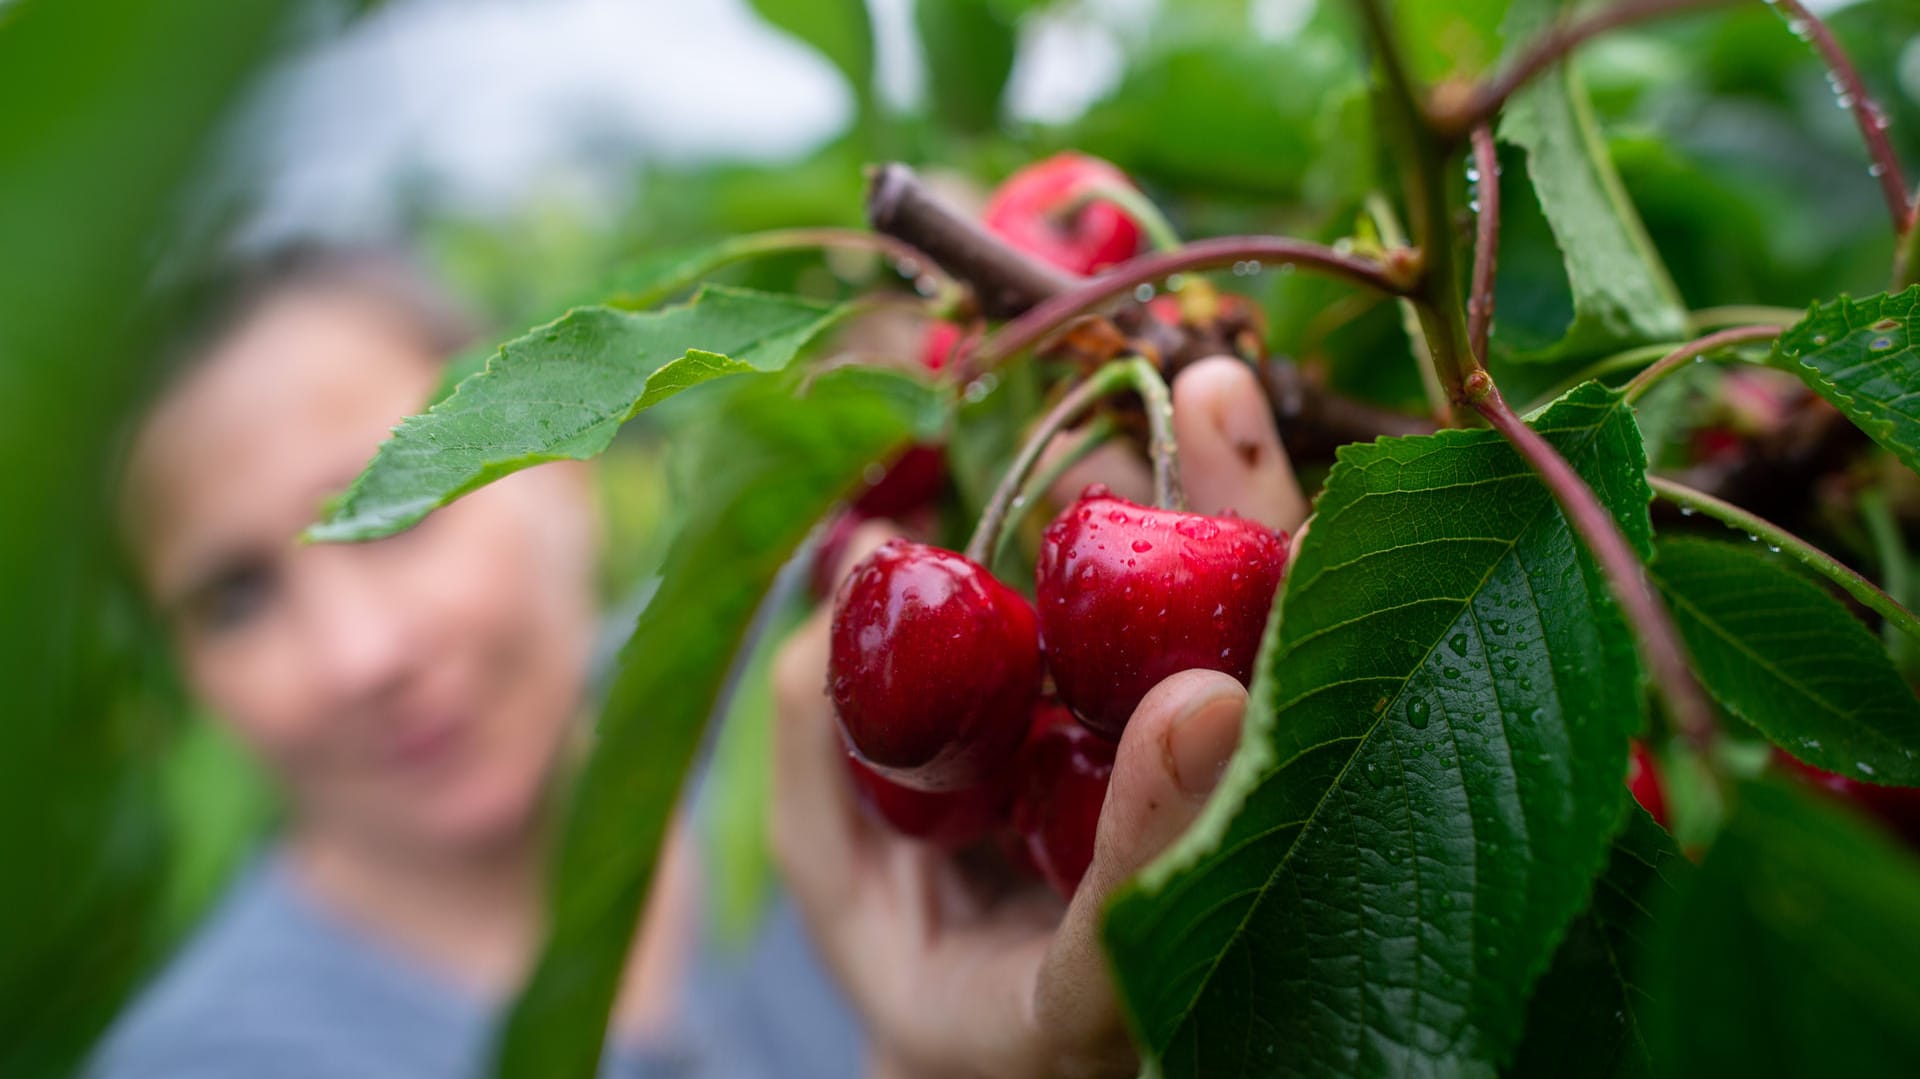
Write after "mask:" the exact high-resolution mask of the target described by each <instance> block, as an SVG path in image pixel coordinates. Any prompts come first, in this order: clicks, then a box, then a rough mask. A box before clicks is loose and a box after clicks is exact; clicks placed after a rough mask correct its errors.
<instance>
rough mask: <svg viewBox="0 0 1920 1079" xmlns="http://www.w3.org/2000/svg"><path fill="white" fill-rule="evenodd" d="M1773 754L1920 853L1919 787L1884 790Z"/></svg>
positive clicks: (1778, 753) (1874, 785)
mask: <svg viewBox="0 0 1920 1079" xmlns="http://www.w3.org/2000/svg"><path fill="white" fill-rule="evenodd" d="M1773 755H1774V757H1775V758H1776V759H1777V760H1779V761H1782V762H1784V763H1785V764H1786V766H1787V767H1788V768H1790V769H1792V770H1793V771H1794V772H1796V773H1798V774H1799V775H1800V777H1801V778H1802V779H1805V780H1806V781H1807V782H1809V783H1811V784H1813V785H1814V786H1816V787H1819V788H1820V789H1821V790H1824V791H1827V792H1828V793H1830V794H1832V795H1833V796H1834V797H1835V798H1838V799H1839V800H1841V801H1843V802H1848V803H1851V804H1852V805H1853V806H1855V807H1856V808H1858V809H1861V810H1863V811H1865V812H1866V813H1867V814H1869V815H1870V816H1873V817H1875V818H1877V819H1878V820H1879V821H1880V823H1882V824H1884V825H1886V826H1887V827H1888V828H1891V829H1893V831H1894V832H1895V833H1896V834H1898V835H1899V836H1900V838H1902V839H1904V840H1906V842H1907V845H1908V846H1910V847H1912V848H1914V849H1915V850H1920V787H1883V786H1879V785H1878V784H1874V783H1862V782H1860V781H1859V780H1857V779H1849V778H1847V777H1846V776H1843V775H1840V774H1839V773H1837V772H1829V771H1827V770H1826V769H1824V768H1815V767H1814V766H1813V765H1811V764H1808V763H1806V762H1804V761H1800V760H1795V759H1794V758H1793V757H1792V756H1790V755H1788V754H1787V753H1785V752H1783V751H1782V750H1779V749H1775V750H1774V751H1773Z"/></svg>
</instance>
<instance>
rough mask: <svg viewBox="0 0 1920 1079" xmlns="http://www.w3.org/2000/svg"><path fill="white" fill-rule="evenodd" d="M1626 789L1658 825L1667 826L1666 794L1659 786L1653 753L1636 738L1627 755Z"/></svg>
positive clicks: (1658, 772)
mask: <svg viewBox="0 0 1920 1079" xmlns="http://www.w3.org/2000/svg"><path fill="white" fill-rule="evenodd" d="M1627 789H1628V790H1630V791H1632V792H1633V800H1634V801H1636V802H1639V803H1640V808H1641V809H1644V810H1646V811H1647V812H1648V813H1649V814H1651V815H1652V816H1653V819H1654V821H1655V822H1657V823H1658V824H1659V825H1660V827H1662V828H1665V827H1666V826H1667V796H1666V793H1665V792H1664V791H1663V790H1661V787H1660V770H1659V769H1658V768H1656V767H1654V764H1653V754H1652V753H1650V752H1648V750H1647V744H1646V743H1645V742H1642V741H1641V740H1639V739H1638V738H1635V739H1634V740H1633V742H1632V748H1631V751H1630V752H1629V753H1628V755H1627Z"/></svg>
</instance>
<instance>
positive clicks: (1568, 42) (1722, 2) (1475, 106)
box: [1428, 0, 1733, 142]
mask: <svg viewBox="0 0 1920 1079" xmlns="http://www.w3.org/2000/svg"><path fill="white" fill-rule="evenodd" d="M1732 2H1733V0H1622V2H1621V3H1617V4H1614V5H1612V6H1611V7H1606V8H1602V9H1601V10H1599V11H1595V12H1593V13H1591V14H1588V15H1582V16H1578V17H1575V18H1570V19H1566V20H1565V21H1563V22H1560V23H1558V24H1556V25H1554V26H1553V27H1552V28H1550V29H1548V30H1546V31H1545V32H1544V33H1542V34H1541V35H1540V36H1539V37H1538V38H1536V39H1534V40H1533V41H1532V42H1531V43H1529V44H1528V45H1527V46H1526V48H1524V49H1523V50H1521V51H1520V53H1519V55H1517V56H1516V57H1515V58H1514V59H1513V61H1512V62H1511V63H1509V64H1508V65H1507V66H1506V67H1504V68H1502V69H1501V70H1500V71H1499V73H1497V74H1495V75H1494V76H1492V77H1491V78H1489V79H1487V80H1486V81H1485V82H1482V83H1480V84H1479V85H1478V86H1475V87H1473V88H1472V89H1470V90H1468V91H1467V92H1466V93H1464V94H1462V95H1460V96H1459V97H1458V98H1456V99H1454V100H1452V101H1450V102H1446V103H1440V102H1436V103H1434V104H1433V105H1432V106H1430V107H1429V111H1428V116H1429V121H1430V122H1431V123H1432V125H1433V129H1434V131H1435V133H1436V134H1438V135H1439V136H1440V137H1441V138H1442V139H1443V140H1445V141H1448V142H1452V141H1455V140H1457V139H1459V138H1460V137H1461V136H1463V135H1466V134H1467V133H1468V132H1470V131H1472V130H1473V129H1474V128H1476V127H1479V126H1480V125H1482V124H1485V123H1489V122H1491V121H1492V120H1493V118H1494V116H1496V115H1497V114H1498V113H1499V112H1500V110H1501V108H1503V107H1504V106H1505V105H1506V103H1507V99H1509V98H1511V97H1512V96H1513V95H1514V94H1517V93H1519V92H1520V90H1521V89H1522V88H1524V87H1525V86H1526V85H1527V84H1528V83H1530V82H1532V81H1533V80H1534V79H1536V78H1538V77H1539V76H1540V74H1541V73H1542V72H1544V71H1546V70H1547V69H1549V68H1551V67H1553V66H1554V65H1555V64H1558V63H1559V62H1561V61H1562V60H1565V59H1566V58H1567V54H1568V53H1571V52H1572V51H1573V50H1574V49H1576V48H1578V47H1579V46H1581V45H1582V44H1585V43H1586V42H1587V41H1589V40H1591V39H1592V38H1594V37H1597V36H1599V35H1600V34H1604V33H1606V32H1608V31H1610V30H1617V29H1620V28H1621V27H1625V26H1631V25H1633V24H1635V23H1641V22H1646V21H1648V20H1650V19H1657V18H1661V17H1663V16H1666V15H1679V14H1683V13H1686V12H1691V11H1702V10H1706V9H1708V8H1715V7H1724V6H1727V5H1729V4H1731V3H1732Z"/></svg>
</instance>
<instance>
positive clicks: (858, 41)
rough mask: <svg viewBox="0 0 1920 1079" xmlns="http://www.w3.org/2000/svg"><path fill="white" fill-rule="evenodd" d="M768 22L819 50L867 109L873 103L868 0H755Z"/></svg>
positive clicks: (757, 9)
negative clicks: (842, 76) (845, 79)
mask: <svg viewBox="0 0 1920 1079" xmlns="http://www.w3.org/2000/svg"><path fill="white" fill-rule="evenodd" d="M752 3H753V9H754V10H755V11H757V12H759V13H760V17H761V18H763V19H765V20H767V21H768V22H769V23H772V24H773V25H775V26H777V27H779V28H780V29H782V30H785V31H786V32H787V33H789V34H792V35H793V36H794V37H797V38H799V39H800V40H802V41H804V42H806V43H807V44H809V45H811V46H813V47H814V48H815V49H817V50H819V52H820V54H821V55H822V56H825V57H826V58H827V59H828V60H829V61H830V62H832V64H833V66H834V67H837V68H839V69H840V73H841V74H843V75H845V76H846V77H847V82H848V84H849V85H851V86H852V87H853V96H854V99H855V100H856V101H857V102H858V103H859V105H860V110H861V111H862V112H866V111H867V110H868V109H870V108H871V107H872V105H873V23H872V22H871V21H870V20H869V19H868V17H867V4H866V0H752Z"/></svg>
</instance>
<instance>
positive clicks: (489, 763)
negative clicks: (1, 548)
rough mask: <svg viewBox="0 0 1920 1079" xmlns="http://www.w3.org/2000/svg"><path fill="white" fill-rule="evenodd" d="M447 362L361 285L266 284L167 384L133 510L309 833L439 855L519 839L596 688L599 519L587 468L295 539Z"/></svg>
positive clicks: (201, 689)
mask: <svg viewBox="0 0 1920 1079" xmlns="http://www.w3.org/2000/svg"><path fill="white" fill-rule="evenodd" d="M438 376H439V367H438V365H437V364H436V363H435V362H434V358H433V357H431V356H429V355H427V354H426V353H425V351H424V350H423V348H422V346H421V345H420V344H418V343H416V342H415V341H414V340H413V339H412V337H411V336H410V335H409V334H407V333H405V332H403V331H401V330H400V329H398V328H397V326H396V325H395V324H394V323H393V322H391V321H390V320H389V319H388V318H386V317H384V316H383V315H382V314H381V313H380V312H378V311H377V310H375V309H374V307H373V305H372V304H370V303H368V302H366V301H364V300H354V299H351V298H347V297H343V296H338V295H328V294H318V293H316V294H309V295H294V296H289V297H284V298H282V299H280V300H278V301H275V302H272V303H270V304H268V305H267V306H266V307H265V308H264V309H262V310H261V311H260V312H259V313H257V314H256V315H254V316H253V317H252V318H250V319H249V320H248V321H247V323H246V324H245V325H243V326H242V327H240V328H239V329H238V330H237V331H236V332H234V333H233V334H231V335H230V336H229V337H228V338H227V339H226V340H225V341H223V342H222V343H221V344H220V345H219V346H218V347H217V348H216V350H215V351H214V352H213V353H212V354H211V355H210V356H209V357H207V358H206V359H205V360H204V361H203V362H202V363H201V364H200V365H199V366H197V367H196V368H194V369H193V370H192V371H191V372H190V373H189V374H188V375H187V376H186V377H185V378H184V379H183V380H182V381H181V382H180V383H179V384H178V385H177V386H176V387H175V388H174V389H173V390H172V391H171V392H170V393H169V394H168V395H167V396H166V397H165V398H164V399H163V400H162V401H161V402H160V404H159V405H158V407H157V408H156V409H155V410H154V411H153V413H152V414H151V416H150V418H149V419H148V420H147V422H146V424H145V426H144V427H143V429H142V430H141V432H140V434H139V437H138V439H137V441H136V443H135V447H134V454H133V458H132V462H131V466H130V469H129V473H128V493H127V512H128V516H129V527H130V530H131V534H132V536H133V539H134V546H135V549H136V551H137V554H138V559H139V562H140V569H141V571H142V573H143V575H144V578H145V582H146V585H147V588H148V591H149V593H150V595H151V597H152V599H153V602H154V603H155V604H156V605H157V607H158V609H159V610H160V611H161V613H162V615H163V616H164V618H165V619H166V621H167V623H168V624H169V626H170V628H171V632H172V636H173V639H174V642H175V645H176V648H177V651H178V654H179V656H180V658H181V661H182V664H183V666H184V668H185V671H186V674H187V677H188V680H189V682H190V683H191V685H192V687H193V688H194V690H196V691H197V693H198V694H199V696H200V697H201V698H202V699H203V700H204V701H205V702H206V703H207V704H208V705H209V706H210V707H211V708H212V709H213V710H214V711H215V712H216V713H217V714H218V715H219V716H220V717H221V718H222V719H223V720H224V721H225V722H227V723H228V724H230V725H231V727H232V729H233V730H234V731H235V732H237V734H238V735H239V737H240V738H241V739H242V740H243V741H244V742H245V743H246V744H247V745H248V746H250V747H251V748H252V749H253V750H254V751H255V753H256V754H257V755H258V756H259V757H260V758H261V759H262V760H263V761H264V762H265V764H266V765H267V767H268V768H269V769H270V770H271V771H272V772H273V773H274V774H275V776H276V777H277V778H278V780H279V781H280V783H281V785H282V787H283V788H284V790H285V792H286V793H287V795H288V797H289V798H290V800H291V812H292V816H293V825H294V827H295V829H296V830H305V831H309V832H310V831H312V830H314V829H324V830H327V832H328V834H330V835H332V836H334V837H336V838H338V837H352V838H353V839H354V840H356V841H360V842H372V843H378V844H381V845H384V846H389V847H393V848H394V849H396V850H398V851H399V852H401V853H405V854H409V855H414V856H422V855H424V856H431V855H433V854H436V853H458V852H460V851H463V850H475V849H483V848H487V847H490V846H492V845H495V844H499V843H506V842H511V841H512V840H514V839H515V838H517V837H518V836H520V835H522V834H524V832H525V830H526V829H527V828H528V827H529V826H531V825H532V823H533V822H534V820H535V818H536V817H537V815H538V810H539V806H540V799H541V795H542V793H543V787H544V785H545V781H546V779H547V778H548V776H549V775H550V774H551V772H552V771H553V768H554V766H555V764H556V758H557V756H558V754H559V752H560V750H561V747H562V745H563V744H564V742H565V739H566V734H567V729H568V727H569V725H570V721H571V719H572V717H573V716H574V714H575V712H576V711H577V709H578V708H579V707H580V704H581V693H582V689H583V686H584V682H585V677H586V666H587V662H588V656H589V653H590V651H591V647H592V636H593V620H594V611H593V607H594V604H593V595H592V582H593V571H594V557H595V543H596V521H595V519H594V517H593V514H592V511H591V508H590V506H589V503H588V497H587V485H586V482H585V480H584V477H583V474H582V472H581V471H580V468H579V467H578V466H553V465H549V466H545V467H542V468H537V469H533V470H530V471H527V472H523V473H520V474H518V475H516V476H513V477H511V478H509V479H507V480H504V481H501V482H499V483H495V484H493V485H492V486H490V487H487V488H485V489H483V490H481V491H479V492H476V493H474V494H472V495H469V496H467V497H466V498H463V499H461V500H460V501H458V502H456V503H454V504H453V505H452V506H450V507H448V508H446V509H443V510H440V511H438V512H436V513H434V514H433V515H431V516H430V517H428V518H427V520H426V521H425V522H424V523H423V524H421V525H420V526H418V527H416V528H414V529H413V530H411V531H409V532H405V533H402V534H400V535H398V536H395V537H392V538H390V539H386V540H381V541H378V542H374V543H366V544H357V545H325V544H316V545H302V544H300V543H299V542H298V539H297V537H298V536H299V534H300V532H301V530H302V529H303V528H305V527H306V526H307V525H308V524H309V523H311V522H312V521H313V520H314V519H315V516H316V513H317V511H318V508H319V507H320V505H321V504H322V501H323V500H324V499H325V498H326V497H327V496H329V495H331V494H334V493H336V492H338V491H341V490H342V489H344V488H345V486H346V485H347V483H348V481H350V480H351V479H352V478H353V477H354V476H355V475H356V474H357V473H358V472H359V471H360V469H361V467H362V466H364V465H365V464H366V462H367V460H368V459H369V458H370V457H371V456H372V453H373V450H374V448H375V447H376V446H377V445H378V444H379V442H380V440H381V439H382V438H384V437H385V435H386V434H387V431H388V429H389V428H391V427H392V426H393V425H394V424H395V423H397V422H398V421H399V420H400V419H401V417H403V416H405V415H407V414H409V413H411V412H414V411H417V410H419V409H420V408H421V407H423V405H424V403H425V402H426V400H427V399H428V396H429V394H430V393H431V392H432V390H433V388H434V386H435V385H436V382H437V379H438Z"/></svg>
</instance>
